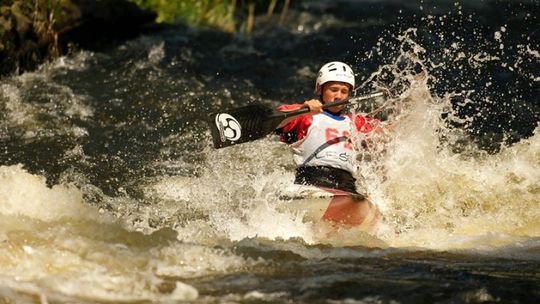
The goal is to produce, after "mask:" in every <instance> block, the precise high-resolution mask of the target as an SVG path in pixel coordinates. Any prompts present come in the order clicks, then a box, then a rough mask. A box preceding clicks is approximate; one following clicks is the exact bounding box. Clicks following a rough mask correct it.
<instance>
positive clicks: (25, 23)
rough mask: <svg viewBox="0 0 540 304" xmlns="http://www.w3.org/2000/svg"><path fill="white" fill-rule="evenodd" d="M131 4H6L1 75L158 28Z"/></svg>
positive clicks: (0, 14)
mask: <svg viewBox="0 0 540 304" xmlns="http://www.w3.org/2000/svg"><path fill="white" fill-rule="evenodd" d="M155 19H156V14H155V13H153V12H151V11H147V10H142V9H140V8H139V7H138V6H137V5H136V4H134V3H132V2H129V1H127V0H107V1H92V0H67V1H54V0H37V1H24V0H11V1H9V0H8V1H3V2H2V5H1V6H0V76H5V75H8V74H12V73H16V74H19V73H23V72H24V71H29V70H33V69H35V68H36V67H37V66H38V65H39V64H41V63H43V62H44V61H46V60H49V59H53V58H57V57H58V56H61V55H64V54H67V53H68V52H69V51H70V49H72V48H77V47H82V48H95V47H99V46H102V45H105V44H107V43H110V42H114V41H116V40H119V39H125V38H130V37H134V36H136V35H138V34H140V33H141V32H142V31H144V30H145V29H149V28H151V27H152V26H155V24H154V20H155Z"/></svg>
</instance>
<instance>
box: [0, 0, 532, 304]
mask: <svg viewBox="0 0 540 304" xmlns="http://www.w3.org/2000/svg"><path fill="white" fill-rule="evenodd" d="M539 10H540V5H539V3H538V1H475V2H474V3H472V2H471V3H458V2H456V3H453V2H446V1H444V2H439V1H436V2H435V1H434V2H431V1H423V2H417V1H404V2H399V1H303V2H301V3H295V4H293V9H292V10H291V12H290V14H289V18H288V20H287V21H286V22H285V23H284V24H283V25H281V26H276V22H275V20H264V19H263V18H262V17H261V18H260V19H258V23H257V24H256V30H255V32H254V34H253V35H252V37H249V38H248V37H241V36H232V35H229V34H225V33H221V32H217V31H214V30H195V29H190V28H187V27H185V26H182V25H178V26H170V27H167V28H164V29H162V30H160V31H158V32H155V33H151V34H145V35H142V36H140V37H138V38H136V39H133V40H130V41H126V42H124V43H122V44H120V45H114V46H110V47H106V48H102V49H99V50H92V51H90V50H83V51H76V52H73V53H72V54H70V55H69V56H65V57H62V58H60V59H58V60H56V61H54V62H52V63H49V64H46V65H43V66H42V67H41V68H40V69H39V70H37V71H35V72H27V73H24V74H23V75H20V76H13V77H7V78H3V79H2V80H0V164H1V166H0V302H1V303H3V302H6V303H12V302H13V303H25V302H30V303H33V302H36V303H68V302H69V303H72V302H89V303H92V302H108V303H116V302H128V303H132V302H133V303H140V302H158V303H160V302H164V303H165V302H167V303H169V302H179V301H184V300H185V301H192V302H200V303H222V302H223V303H273V302H303V303H478V302H490V303H491V302H501V303H537V302H538V300H539V299H540V272H539V271H538V269H540V224H539V223H540V170H539V167H540V166H539V165H540V137H539V136H538V128H537V126H538V121H539V118H540V103H539V101H538V99H539V96H540V94H539V93H540V89H539V82H540V74H539V72H538V71H539V70H540V53H539V52H540V45H539V41H540V33H539V32H540V31H539V20H538V18H539V16H538V13H537V12H538V11H539ZM331 60H341V61H345V62H348V63H350V64H351V66H352V67H353V68H354V70H355V71H356V75H357V83H359V84H360V86H359V88H358V90H357V93H359V94H360V93H367V92H371V91H374V90H377V89H382V88H384V89H389V90H390V91H391V92H392V93H393V96H392V98H390V99H389V100H388V101H386V102H385V101H382V100H376V101H373V102H371V103H365V104H363V105H359V106H358V107H354V108H352V109H351V110H352V111H356V112H362V113H367V112H370V111H372V110H374V109H376V108H378V107H380V106H381V105H384V108H383V109H382V110H383V111H381V112H380V113H379V114H378V116H377V117H378V118H380V119H382V120H384V121H385V123H388V124H391V125H392V126H393V130H394V131H392V132H391V133H389V134H387V135H386V136H388V138H389V139H390V140H389V141H388V142H387V143H382V142H381V141H380V138H372V139H373V142H377V141H379V142H380V143H379V144H376V145H374V146H371V147H370V149H369V150H365V149H364V150H362V151H363V152H362V154H363V155H362V156H363V157H362V158H363V159H364V162H363V163H362V164H361V170H360V174H359V176H358V180H359V181H358V183H359V184H358V186H359V187H360V188H362V189H364V190H365V192H366V193H367V194H369V195H370V197H371V198H372V200H373V201H374V202H376V203H377V204H379V206H380V208H381V210H382V211H383V214H384V220H383V221H381V223H379V225H378V227H377V229H376V231H374V232H373V233H371V234H366V233H363V232H358V231H346V230H343V231H337V232H336V231H334V232H332V233H329V232H328V230H327V229H328V227H324V226H318V225H316V224H313V223H306V222H303V221H302V219H301V215H298V214H295V213H294V212H288V211H283V210H282V209H280V208H279V206H280V202H279V200H278V199H277V195H276V193H277V191H279V190H280V189H281V188H283V187H286V186H287V185H288V184H290V183H292V180H293V175H294V173H293V172H294V165H293V163H292V158H291V156H290V153H289V151H288V150H287V148H286V147H285V146H283V145H281V144H279V143H278V142H277V139H276V138H274V137H269V138H266V139H263V140H260V141H257V142H253V143H247V144H244V145H239V146H236V147H231V148H226V149H220V150H214V149H213V148H212V146H211V139H210V134H209V131H208V127H207V124H206V122H205V121H204V120H205V119H206V117H207V115H208V113H210V112H213V111H217V110H220V109H224V108H230V107H237V106H242V105H247V104H251V103H263V104H266V105H272V106H274V105H275V106H277V105H278V104H282V103H290V102H295V101H301V100H303V99H305V98H311V97H313V96H312V94H313V86H314V84H313V82H314V79H315V77H316V72H317V69H318V68H319V66H320V65H321V64H323V63H324V62H327V61H331ZM388 138H387V139H388ZM358 139H359V140H358V142H360V141H361V140H363V138H358Z"/></svg>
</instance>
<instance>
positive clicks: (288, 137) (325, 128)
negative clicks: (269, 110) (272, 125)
mask: <svg viewBox="0 0 540 304" xmlns="http://www.w3.org/2000/svg"><path fill="white" fill-rule="evenodd" d="M297 107H298V106H297V105H290V106H282V107H280V109H291V108H297ZM353 120H354V124H353ZM377 122H378V121H377V120H374V119H368V118H365V117H363V116H360V115H358V116H354V117H353V116H352V115H335V114H332V113H330V112H326V111H325V112H323V113H321V114H317V115H313V116H312V115H303V116H300V117H298V118H296V119H294V120H293V121H291V122H290V123H288V124H287V125H285V126H284V127H283V128H281V129H280V130H278V134H280V135H281V140H282V141H283V142H285V143H288V144H289V145H290V147H291V149H292V151H293V154H294V161H295V163H296V164H297V166H329V167H333V168H339V169H343V170H346V171H349V172H351V173H355V171H356V151H355V150H354V149H353V145H352V143H351V141H350V138H349V137H350V134H351V130H354V129H353V128H354V127H353V126H355V129H356V131H357V132H362V133H367V132H370V131H372V130H373V125H374V124H375V123H377Z"/></svg>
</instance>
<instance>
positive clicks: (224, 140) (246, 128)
mask: <svg viewBox="0 0 540 304" xmlns="http://www.w3.org/2000/svg"><path fill="white" fill-rule="evenodd" d="M283 119H284V114H283V113H280V112H276V111H274V110H273V109H272V108H269V107H266V106H264V105H249V106H245V107H241V108H236V109H232V110H229V111H224V112H218V113H214V114H211V115H210V116H209V118H208V124H209V125H210V130H211V132H212V139H213V141H214V148H216V149H219V148H224V147H228V146H232V145H236V144H241V143H244V142H248V141H253V140H256V139H259V138H262V137H264V136H266V135H268V134H270V133H271V132H272V131H274V130H275V129H276V127H277V126H278V125H279V123H280V122H281V121H282V120H283Z"/></svg>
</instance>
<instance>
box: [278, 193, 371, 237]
mask: <svg viewBox="0 0 540 304" xmlns="http://www.w3.org/2000/svg"><path fill="white" fill-rule="evenodd" d="M279 199H280V201H281V202H282V204H281V208H283V209H286V210H289V211H292V212H295V213H304V221H305V222H307V221H309V222H314V223H317V222H320V221H325V222H329V223H331V224H333V225H337V226H341V227H346V228H355V229H359V230H364V231H370V230H372V228H373V227H374V226H375V224H376V223H377V221H378V220H379V218H381V212H380V210H379V207H378V206H377V205H376V204H374V203H373V202H371V201H370V200H368V199H367V198H365V197H364V196H362V195H360V194H355V193H350V192H346V191H341V190H336V189H331V188H319V187H314V186H305V185H297V184H294V185H291V186H289V187H287V188H285V189H284V190H282V191H280V193H279Z"/></svg>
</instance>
